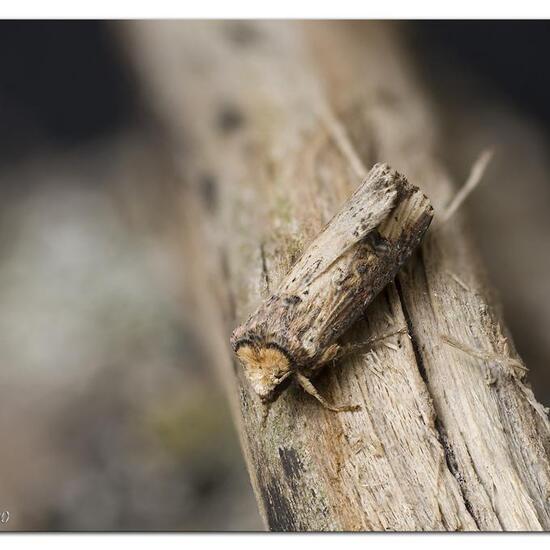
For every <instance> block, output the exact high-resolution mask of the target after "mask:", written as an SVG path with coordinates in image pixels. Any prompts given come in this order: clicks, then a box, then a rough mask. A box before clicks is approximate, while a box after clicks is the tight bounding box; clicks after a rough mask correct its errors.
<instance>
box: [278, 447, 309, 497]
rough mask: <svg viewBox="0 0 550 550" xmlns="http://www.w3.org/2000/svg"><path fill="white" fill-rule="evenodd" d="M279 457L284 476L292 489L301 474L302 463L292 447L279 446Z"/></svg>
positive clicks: (294, 488)
mask: <svg viewBox="0 0 550 550" xmlns="http://www.w3.org/2000/svg"><path fill="white" fill-rule="evenodd" d="M279 457H280V458H281V465H282V466H283V471H284V473H285V477H286V479H287V481H288V483H289V485H290V487H291V488H292V490H293V491H295V490H296V483H297V481H298V480H299V479H300V477H301V476H302V472H303V471H304V465H303V464H302V461H301V460H300V457H299V456H298V453H297V452H296V451H295V450H294V449H293V448H292V447H279Z"/></svg>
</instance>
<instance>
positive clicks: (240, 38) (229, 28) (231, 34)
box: [226, 21, 261, 48]
mask: <svg viewBox="0 0 550 550" xmlns="http://www.w3.org/2000/svg"><path fill="white" fill-rule="evenodd" d="M226 33H227V37H228V38H229V40H230V41H231V42H233V44H235V45H236V46H239V47H241V48H247V47H248V46H251V45H253V44H254V43H255V42H257V41H258V40H259V39H260V37H261V33H260V31H259V30H258V28H257V27H256V26H255V25H254V23H250V22H248V21H230V22H228V23H227V24H226Z"/></svg>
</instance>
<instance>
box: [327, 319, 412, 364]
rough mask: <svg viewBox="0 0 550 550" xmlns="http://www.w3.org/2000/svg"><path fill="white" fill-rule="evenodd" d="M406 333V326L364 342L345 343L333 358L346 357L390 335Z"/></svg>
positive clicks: (337, 359)
mask: <svg viewBox="0 0 550 550" xmlns="http://www.w3.org/2000/svg"><path fill="white" fill-rule="evenodd" d="M406 333H407V328H406V327H403V328H400V329H399V330H394V331H393V332H389V333H388V334H383V335H382V336H377V337H376V338H370V339H369V340H365V341H364V342H359V343H357V344H346V345H344V346H341V347H340V348H339V349H338V352H337V353H336V355H335V357H334V360H336V361H339V360H340V359H342V358H344V357H346V356H347V355H350V354H352V353H355V352H356V351H361V350H366V349H368V348H371V347H372V346H373V345H374V344H378V343H379V342H382V341H383V340H387V339H388V338H391V337H392V336H396V335H397V334H406Z"/></svg>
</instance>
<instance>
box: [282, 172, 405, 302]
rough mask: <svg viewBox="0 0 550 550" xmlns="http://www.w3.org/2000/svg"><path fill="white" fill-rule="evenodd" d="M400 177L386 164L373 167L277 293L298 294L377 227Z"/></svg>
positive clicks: (393, 197)
mask: <svg viewBox="0 0 550 550" xmlns="http://www.w3.org/2000/svg"><path fill="white" fill-rule="evenodd" d="M400 177H401V176H399V174H397V172H395V171H394V170H392V169H390V168H389V167H388V166H387V165H386V164H376V165H375V166H374V167H373V168H372V170H371V171H370V172H369V174H368V176H367V177H366V178H365V179H364V180H363V182H362V183H361V185H359V187H358V188H357V189H356V191H355V193H354V194H353V195H352V196H351V197H350V199H349V200H348V202H347V203H346V205H345V206H344V207H343V208H342V209H341V210H340V211H339V212H338V214H336V215H335V216H334V217H333V218H332V219H331V220H330V222H329V223H328V224H327V225H326V227H325V229H324V230H323V231H322V232H321V234H320V235H319V236H318V237H317V238H316V239H315V240H314V241H313V242H312V243H311V245H310V246H309V247H308V248H307V249H306V251H305V252H304V253H303V254H302V256H301V257H300V259H299V260H298V261H297V262H296V264H295V265H294V267H293V268H292V269H291V270H290V272H289V274H288V275H287V276H286V277H285V280H284V281H283V284H282V287H281V291H282V292H283V293H285V294H286V293H289V294H297V293H299V291H300V290H301V289H303V288H304V286H307V285H309V284H310V283H311V282H312V281H314V280H315V279H316V278H317V277H319V276H320V275H322V274H323V273H324V272H325V271H326V270H327V269H328V268H329V267H330V266H331V265H332V264H334V262H336V261H337V260H338V259H339V258H340V257H341V256H342V255H343V254H345V253H346V252H347V251H348V250H349V249H350V248H351V247H353V246H354V245H355V244H356V243H357V242H359V241H360V240H362V239H363V238H365V237H366V236H367V235H368V234H369V233H370V232H371V231H372V230H373V229H375V228H376V227H377V226H378V225H380V223H381V222H382V221H383V220H384V219H385V218H386V217H387V216H388V214H389V213H390V211H391V210H392V208H393V206H394V205H395V202H396V199H397V194H398V179H399V178H400Z"/></svg>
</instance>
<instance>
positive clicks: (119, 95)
mask: <svg viewBox="0 0 550 550" xmlns="http://www.w3.org/2000/svg"><path fill="white" fill-rule="evenodd" d="M122 25H124V23H117V22H101V21H86V22H79V21H66V22H56V21H48V22H41V21H35V22H28V21H27V22H17V21H10V22H8V21H4V22H0V197H1V201H0V367H1V368H0V388H1V395H0V438H1V441H2V451H1V452H0V512H2V511H9V513H10V519H9V522H8V523H6V524H3V525H1V526H0V529H5V530H138V531H142V530H144V531H148V530H256V529H261V528H262V526H261V522H260V519H259V515H258V512H257V509H256V505H255V501H254V498H253V495H252V490H251V487H250V483H249V480H248V475H247V473H246V468H245V465H244V461H243V459H242V457H241V453H240V449H239V444H238V438H237V434H236V431H235V429H234V427H233V424H232V422H231V418H230V414H229V408H228V405H227V404H226V401H225V398H224V393H223V389H222V387H221V384H220V383H219V381H218V379H217V377H216V375H215V373H214V372H213V369H212V368H210V366H209V359H208V356H207V354H205V352H204V349H203V346H202V345H201V343H200V341H201V339H200V335H197V334H196V333H195V330H196V329H195V328H194V324H193V323H192V318H193V310H192V306H191V304H190V302H189V294H188V289H187V290H186V258H184V257H182V255H181V249H180V248H179V246H178V240H177V237H175V233H177V232H175V231H174V227H173V224H174V220H173V219H171V214H172V211H171V209H170V204H169V203H168V201H167V199H166V197H165V194H164V192H163V190H165V189H166V188H167V186H168V187H169V186H170V185H171V184H172V180H173V178H174V175H173V173H172V172H171V170H170V168H167V167H169V166H170V164H171V163H170V162H168V161H167V157H166V155H167V152H166V151H165V150H164V149H163V146H162V144H163V139H162V136H161V134H162V131H161V129H160V128H159V126H158V123H157V121H156V120H155V116H154V115H153V113H152V112H151V108H150V106H149V105H148V102H147V95H146V94H145V93H144V91H143V90H142V87H141V85H140V82H139V79H138V78H137V76H136V75H135V73H134V70H133V68H132V66H131V63H130V62H129V60H128V57H127V55H126V54H125V51H124V41H123V40H122V38H121V35H122V33H121V26H122ZM400 27H401V32H402V33H403V35H404V38H405V40H406V44H407V45H408V47H409V48H410V50H411V52H412V55H413V56H414V59H415V63H416V65H417V66H418V69H419V71H420V74H421V75H422V78H423V79H424V83H425V86H426V88H427V89H428V90H429V93H430V94H431V96H432V97H433V99H434V101H435V102H436V105H437V108H438V110H439V113H438V115H439V119H440V121H441V126H442V135H443V136H444V143H442V148H441V155H442V157H444V159H445V162H446V164H447V166H448V167H449V168H450V170H451V172H452V174H453V175H454V176H455V178H456V180H457V181H459V182H460V181H464V180H465V178H466V176H467V174H468V171H469V168H470V166H471V164H472V162H473V161H474V160H475V158H476V157H477V155H478V154H479V152H480V151H481V150H482V149H483V148H485V147H487V146H492V147H494V149H495V153H496V154H495V159H494V161H493V163H492V165H491V167H490V168H489V170H488V172H487V174H486V177H485V180H484V183H483V185H482V186H481V188H480V189H479V190H477V191H476V200H471V201H469V202H468V208H469V211H470V214H471V220H472V224H473V228H474V231H475V235H476V236H477V239H478V241H479V246H480V248H481V250H482V254H483V256H484V258H485V260H486V262H487V267H488V270H489V272H490V276H491V278H492V280H493V282H494V283H495V286H496V288H497V290H498V291H499V293H500V295H501V299H502V301H503V303H504V308H505V317H506V319H507V322H508V325H509V327H510V328H511V330H512V333H513V335H514V337H515V340H516V344H517V346H518V349H519V351H520V353H521V354H522V356H523V358H524V359H525V361H526V364H527V365H528V366H529V367H530V369H531V375H530V380H531V382H532V384H533V388H534V391H535V394H536V395H537V397H538V399H539V400H541V401H542V402H543V404H545V405H548V404H550V375H549V373H548V369H547V368H546V367H547V365H548V360H549V358H550V342H549V341H548V338H547V335H546V330H547V328H548V327H549V326H550V277H549V274H550V256H549V255H548V251H549V250H550V217H549V216H548V214H549V212H550V210H549V208H550V180H549V175H550V163H549V160H548V159H549V155H548V151H549V141H548V136H549V128H550V104H549V103H548V99H547V98H548V95H549V93H550V75H549V73H548V71H547V70H546V68H545V66H544V64H543V62H542V60H543V59H544V57H545V54H546V53H547V52H548V50H549V48H550V25H549V24H548V23H546V22H472V21H469V22H460V21H457V22H414V23H400ZM526 174H527V175H528V176H526ZM526 245H527V246H526Z"/></svg>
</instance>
